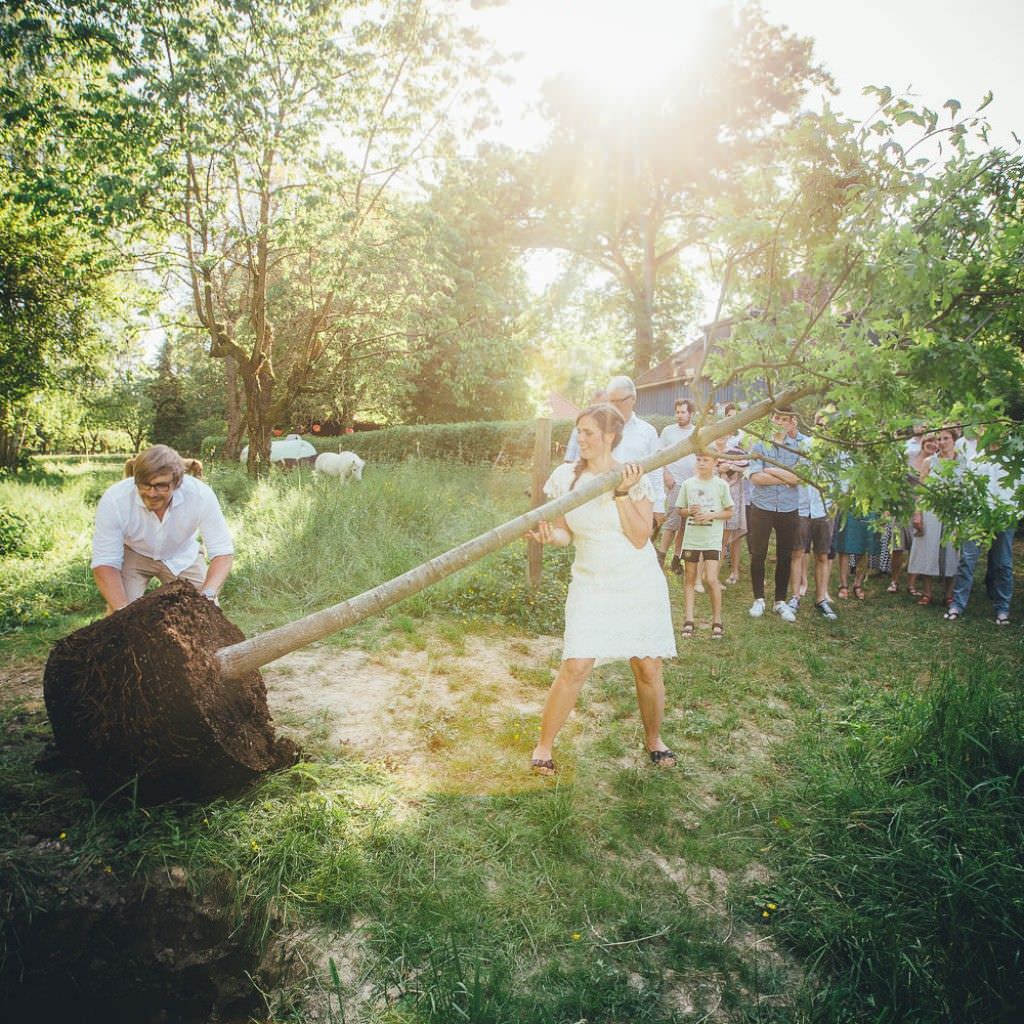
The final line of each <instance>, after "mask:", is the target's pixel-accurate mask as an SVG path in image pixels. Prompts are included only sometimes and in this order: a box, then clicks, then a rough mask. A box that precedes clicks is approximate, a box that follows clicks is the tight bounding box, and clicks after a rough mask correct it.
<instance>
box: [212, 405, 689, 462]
mask: <svg viewBox="0 0 1024 1024" xmlns="http://www.w3.org/2000/svg"><path fill="white" fill-rule="evenodd" d="M650 422H651V423H652V424H653V425H654V426H655V427H656V428H657V429H658V430H659V431H660V430H661V429H662V427H664V426H665V424H667V423H672V422H674V419H673V417H671V416H652V417H650ZM572 428H573V421H572V420H555V421H554V422H553V423H552V424H551V448H552V455H553V457H560V456H561V454H562V452H564V451H565V445H566V443H567V442H568V440H569V434H570V433H571V432H572ZM535 430H536V421H534V420H505V421H498V422H492V423H429V424H424V425H423V426H413V427H385V428H384V429H382V430H366V431H359V432H358V433H355V434H346V435H344V436H343V437H318V436H316V435H315V434H306V435H304V440H306V441H309V442H310V444H312V445H313V447H314V448H316V450H317V451H318V452H336V451H338V450H339V449H340V450H342V451H350V452H355V453H356V454H357V455H359V456H360V457H361V458H363V459H366V461H367V462H400V461H402V460H403V459H409V458H419V459H443V460H445V461H450V462H468V463H471V464H473V463H481V462H492V463H493V462H522V461H529V460H531V459H532V458H533V439H534V432H535ZM224 442H225V438H224V437H223V436H217V435H213V436H210V437H206V438H204V439H203V446H202V447H203V457H204V458H208V457H211V456H212V457H217V456H220V455H221V454H222V453H223V451H224Z"/></svg>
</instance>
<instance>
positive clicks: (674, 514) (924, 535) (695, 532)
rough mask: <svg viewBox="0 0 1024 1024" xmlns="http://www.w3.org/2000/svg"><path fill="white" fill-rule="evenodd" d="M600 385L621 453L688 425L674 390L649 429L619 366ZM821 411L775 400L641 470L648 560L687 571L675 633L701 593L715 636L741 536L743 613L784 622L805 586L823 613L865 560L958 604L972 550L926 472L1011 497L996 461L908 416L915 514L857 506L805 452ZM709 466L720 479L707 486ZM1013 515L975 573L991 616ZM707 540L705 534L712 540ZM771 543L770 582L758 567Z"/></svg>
mask: <svg viewBox="0 0 1024 1024" xmlns="http://www.w3.org/2000/svg"><path fill="white" fill-rule="evenodd" d="M607 394H608V395H610V396H614V398H613V401H612V402H611V404H612V405H613V406H614V407H615V408H616V409H617V410H618V412H619V413H620V415H622V416H623V419H624V422H625V429H624V438H623V447H624V449H625V448H628V450H623V451H619V450H618V449H617V450H616V453H615V454H616V458H617V459H619V461H639V460H640V459H642V458H644V457H645V456H647V455H650V454H652V453H654V452H656V451H659V450H664V449H666V448H669V447H672V446H674V445H677V444H678V443H679V442H680V441H683V440H685V439H687V438H689V437H691V436H692V435H693V433H694V431H695V430H696V429H697V423H696V420H697V415H698V410H697V407H696V405H695V403H694V402H692V401H691V400H690V399H686V398H680V399H678V400H677V401H676V402H675V410H674V411H675V422H674V423H671V424H669V425H668V426H666V427H665V428H664V429H663V430H662V431H661V433H660V435H659V434H658V433H657V432H656V431H655V430H654V428H653V427H651V426H650V425H649V424H647V423H646V422H645V421H644V420H642V419H640V417H638V416H637V415H636V414H635V412H634V411H633V407H634V405H635V402H636V389H635V387H634V386H633V382H632V381H631V380H630V379H629V378H628V377H616V378H614V379H613V380H612V381H610V382H609V385H608V391H607ZM616 400H617V401H616ZM737 411H738V407H737V406H736V404H735V403H727V404H726V405H724V406H723V407H722V408H721V409H720V410H719V411H718V415H717V417H716V419H723V418H727V417H729V416H731V415H733V414H734V413H736V412H737ZM829 415H830V414H829V413H825V412H822V413H819V414H818V415H817V416H816V417H815V421H814V423H813V424H810V423H809V424H808V426H807V433H804V432H803V431H802V429H801V420H800V418H799V416H798V415H797V413H796V411H795V410H793V409H787V408H783V409H776V410H775V412H774V413H773V414H772V417H771V421H770V423H769V424H768V425H765V424H764V422H763V421H761V422H758V423H755V424H751V425H750V426H749V428H748V432H747V433H744V432H741V431H737V432H735V433H734V434H731V435H726V436H722V437H718V438H716V439H715V440H714V441H713V442H711V443H710V444H709V445H708V447H706V448H704V449H701V450H698V451H694V452H691V453H689V454H687V455H683V456H680V457H679V458H677V459H675V460H674V461H672V462H670V463H669V464H668V465H667V466H665V467H664V469H662V470H655V471H653V472H650V473H649V474H648V479H649V481H650V485H651V493H652V495H653V496H654V498H653V512H654V515H653V519H654V538H653V539H654V544H655V547H656V551H657V554H658V558H659V561H660V563H661V565H662V567H663V568H664V569H665V571H666V572H669V573H674V574H677V575H679V576H681V577H683V579H684V608H685V611H684V616H685V617H684V622H683V626H682V629H681V631H680V632H681V634H682V635H683V636H684V637H689V636H693V635H694V633H695V628H694V607H695V603H694V596H695V595H696V594H701V593H705V592H707V593H708V594H709V601H710V604H711V609H710V610H711V620H712V622H711V628H712V636H713V637H716V638H717V637H720V636H722V634H723V627H722V618H721V607H722V592H723V591H724V590H725V589H726V588H729V587H735V586H736V585H737V584H739V583H740V581H741V576H742V574H743V561H744V555H743V551H744V548H746V551H747V559H748V564H747V570H746V572H747V574H748V576H749V581H750V583H749V585H750V589H751V593H752V598H753V601H752V604H751V605H750V608H749V614H750V616H751V617H753V618H761V617H763V616H765V615H766V614H768V613H769V612H770V613H772V614H774V615H777V616H778V617H779V618H780V619H782V620H783V621H785V622H790V623H791V622H795V621H796V619H797V614H798V612H799V610H800V607H801V604H802V602H803V601H804V600H805V598H807V595H808V593H810V595H811V598H812V600H809V601H808V605H809V606H811V605H813V608H814V609H815V611H816V612H817V613H818V614H820V615H821V616H822V617H823V618H825V619H827V620H830V621H834V620H835V619H837V618H838V617H839V614H840V610H841V607H842V602H844V601H847V600H850V599H851V598H852V599H854V600H860V601H863V600H864V599H865V598H866V596H867V587H866V584H867V581H868V579H869V576H870V575H871V573H872V572H875V573H879V574H884V575H886V576H888V584H887V587H886V590H887V592H888V593H891V594H896V593H900V592H903V591H904V589H905V591H906V593H907V594H908V595H909V596H910V597H911V598H912V599H913V600H914V601H915V602H916V603H917V604H918V605H921V606H928V605H932V604H934V605H937V606H939V607H941V608H942V609H943V610H944V617H945V618H946V619H947V620H948V621H956V620H957V619H959V618H960V617H962V616H963V614H964V612H965V610H966V608H967V604H968V601H969V599H970V596H971V592H972V588H973V582H974V572H975V567H976V565H977V562H978V559H979V557H980V555H981V554H982V551H983V548H982V546H980V545H979V544H978V543H976V542H973V541H963V542H962V543H961V544H960V545H959V546H956V545H954V544H953V543H952V542H951V541H950V537H949V534H950V530H949V529H948V524H944V523H943V522H941V521H940V519H939V518H938V516H936V514H935V513H934V512H933V511H931V510H930V509H929V508H928V507H926V505H925V504H924V503H922V502H921V501H920V500H919V499H920V497H921V495H922V493H923V485H924V484H925V482H926V481H927V480H928V478H929V476H930V474H932V473H934V472H936V471H937V470H938V469H940V468H941V467H943V466H947V467H948V466H951V467H952V472H953V474H954V478H956V479H959V474H961V473H962V472H963V471H964V470H968V469H969V470H971V471H972V472H974V473H976V474H980V475H981V476H983V477H984V478H985V480H986V481H987V486H988V490H989V494H990V497H991V500H992V501H993V502H996V501H998V502H1001V503H1002V504H1003V505H1004V506H1005V505H1008V504H1010V503H1012V500H1013V495H1012V491H1011V489H1010V488H1009V487H1007V486H1006V484H1005V482H1004V480H1003V478H1002V471H1001V469H1000V467H999V465H998V463H996V462H995V461H994V460H992V459H990V458H988V457H987V455H986V453H984V452H982V453H979V452H978V451H977V447H976V444H975V443H973V442H972V440H971V438H969V437H966V436H965V435H964V432H963V430H962V429H961V428H960V427H959V426H958V425H948V426H943V427H941V428H939V429H934V430H929V429H927V428H926V427H924V426H919V427H915V429H914V432H913V435H912V436H911V437H910V438H909V439H908V440H907V441H906V442H905V451H904V455H905V463H906V489H907V495H908V497H909V498H911V499H913V501H914V506H913V512H912V513H911V514H909V515H905V516H903V517H902V518H901V517H900V516H897V515H891V514H889V513H888V511H887V510H885V509H876V510H871V511H867V512H865V511H863V503H862V502H861V503H853V502H850V501H841V500H840V499H841V498H842V497H843V495H844V493H845V488H846V486H847V485H846V484H845V483H844V482H843V481H842V480H837V481H834V482H832V483H827V484H822V482H821V480H820V477H818V478H817V479H816V478H815V474H814V473H813V472H812V470H811V462H810V461H809V458H808V456H809V455H811V454H812V450H813V448H814V446H815V445H817V444H821V443H826V442H823V441H822V440H821V437H822V436H824V437H827V436H828V430H827V426H828V419H829ZM709 422H711V421H710V420H709ZM627 437H628V438H630V439H631V440H630V441H629V442H628V443H627V441H626V438H627ZM827 443H831V442H827ZM894 443H899V442H894ZM572 444H573V445H574V444H575V442H574V441H573V442H572ZM574 454H575V449H574V448H573V449H571V450H570V451H569V452H567V461H573V459H572V458H571V457H570V456H572V455H574ZM702 456H703V457H702ZM949 471H950V470H949V469H948V468H947V469H944V470H943V473H947V472H949ZM712 478H713V479H714V480H717V481H720V482H721V486H718V485H715V486H712V485H711V483H710V480H711V479H712ZM690 481H698V482H697V483H694V484H691V483H690ZM812 481H813V482H812ZM840 507H841V508H842V509H843V511H839V509H840ZM706 517H710V518H706ZM1015 525H1016V524H1015V523H1014V524H1013V525H1010V526H1008V527H1007V528H1006V529H1005V530H1003V531H1002V532H1001V533H999V534H998V535H997V536H996V538H995V540H994V541H993V542H992V544H991V545H989V548H988V572H987V574H986V577H985V585H986V591H987V594H988V596H989V598H990V600H991V602H992V605H993V612H994V619H995V622H996V623H997V624H999V625H1006V624H1008V623H1009V621H1010V620H1009V616H1010V599H1011V597H1012V593H1013V567H1012V557H1013V548H1012V541H1013V535H1014V528H1015ZM709 538H713V539H714V546H713V548H712V547H710V546H709V544H710V539H709ZM773 540H774V545H773V543H772V542H773ZM773 549H774V567H773V578H772V580H771V591H770V594H769V593H768V592H767V591H766V570H767V568H768V565H769V561H770V554H771V552H772V550H773ZM725 563H728V565H727V568H728V573H727V574H726V564H725ZM719 566H721V567H722V570H721V572H720V571H719ZM833 573H835V575H836V576H837V577H838V578H837V581H836V583H837V586H836V590H835V597H833V595H832V591H831V589H830V588H831V584H832V579H833Z"/></svg>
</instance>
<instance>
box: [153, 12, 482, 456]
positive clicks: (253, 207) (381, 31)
mask: <svg viewBox="0 0 1024 1024" xmlns="http://www.w3.org/2000/svg"><path fill="white" fill-rule="evenodd" d="M453 10H454V6H453V4H451V3H448V2H445V3H436V4H431V5H425V4H423V3H421V2H418V0H392V2H390V3H388V4H385V5H376V4H370V3H367V2H365V0H335V2H330V3H322V4H309V3H307V2H305V0H284V2H280V3H275V4H272V5H261V6H257V5H243V6H240V5H238V4H235V3H231V2H229V0H211V2H210V3H208V4H206V5H204V6H203V7H202V8H199V9H195V8H194V7H193V6H191V5H188V6H186V5H180V6H179V5H173V4H172V5H166V4H156V3H153V4H140V5H136V13H135V15H134V20H135V21H136V22H137V23H138V24H139V25H140V26H141V28H142V31H141V34H140V36H139V39H140V44H139V54H138V58H139V59H138V62H137V67H136V69H135V70H136V72H137V76H138V79H139V81H140V82H141V83H144V85H143V89H144V92H145V94H146V95H147V96H148V97H149V98H150V100H151V102H152V104H153V105H154V106H156V107H158V108H160V109H161V110H163V111H165V112H166V118H167V128H168V140H169V145H170V147H171V155H172V157H173V158H174V160H175V169H174V174H173V176H172V178H171V179H170V180H169V182H165V185H164V188H163V191H162V195H163V197H164V199H165V202H166V204H167V208H168V210H169V212H170V214H171V217H172V221H173V224H174V228H175V231H174V234H173V237H174V238H177V239H180V240H181V242H182V248H181V250H180V251H178V252H176V253H175V254H174V265H175V266H179V267H181V268H182V269H183V270H184V273H185V277H186V280H187V283H188V286H189V288H190V291H191V296H192V312H193V313H194V315H195V316H196V317H197V318H198V321H199V323H200V324H201V325H202V328H203V329H204V330H205V332H206V333H207V335H208V339H209V352H210V355H212V356H213V357H214V358H218V359H224V360H226V361H227V362H229V363H231V364H232V367H231V371H230V372H229V373H228V377H229V378H230V377H231V376H232V374H233V375H234V377H235V379H236V380H237V385H238V387H239V388H240V390H241V394H242V402H241V403H240V407H239V409H238V412H239V414H240V417H241V418H244V422H229V446H236V445H237V444H238V443H239V442H240V441H241V428H242V427H243V426H244V428H245V430H246V431H247V433H248V435H249V441H250V448H249V451H250V456H249V459H250V471H252V472H254V473H259V472H263V471H265V470H266V469H267V468H268V467H269V445H270V435H271V429H272V427H273V426H275V425H277V424H279V423H287V421H288V420H289V419H290V418H291V416H292V415H293V411H294V409H295V408H296V404H297V403H298V402H299V400H300V398H301V397H302V396H303V395H307V394H308V392H309V388H310V384H311V381H312V379H313V375H314V372H315V370H316V368H317V365H318V363H319V362H320V361H321V360H322V359H323V357H324V356H325V354H326V353H327V351H328V349H329V347H330V346H331V345H332V344H344V343H347V342H348V341H350V340H351V339H352V338H353V336H354V335H355V336H356V337H357V340H359V339H360V338H365V335H364V334H363V333H362V332H361V331H357V332H353V330H352V329H351V327H352V324H353V322H355V323H356V324H357V325H359V324H361V323H365V322H366V321H367V320H368V319H373V320H376V321H378V322H383V323H385V324H386V323H387V319H388V310H387V309H384V310H382V309H380V308H377V309H370V308H368V307H369V303H368V302H367V301H366V297H367V296H369V295H382V294H383V295H388V296H392V297H395V298H396V300H397V299H400V297H401V295H402V287H404V286H405V285H406V284H407V283H408V282H407V280H406V279H405V278H406V275H405V271H404V268H403V267H402V264H401V262H400V261H399V262H398V263H396V262H395V261H394V260H393V259H392V260H390V261H386V260H385V256H387V254H391V255H394V254H395V253H396V252H397V251H398V250H396V241H397V239H398V235H399V231H398V229H397V227H396V225H395V224H394V222H393V221H392V219H391V218H392V213H393V211H394V210H395V206H394V196H395V195H396V193H397V192H398V191H399V189H398V186H399V184H400V183H401V182H402V180H403V176H406V178H407V176H408V175H409V174H410V173H411V172H413V171H414V170H415V168H416V166H417V164H420V163H424V164H425V163H427V162H429V161H430V160H432V159H434V158H436V157H439V156H442V155H443V154H444V153H445V152H446V151H447V149H448V148H450V145H451V143H452V136H451V128H450V120H451V119H453V118H454V117H455V116H456V113H457V112H458V111H460V110H461V109H463V108H467V107H468V108H469V109H472V108H474V107H475V106H476V104H477V99H478V98H479V97H478V83H479V80H480V76H481V75H482V74H483V71H484V61H483V60H482V59H481V57H480V56H479V55H478V52H477V51H478V41H477V40H476V39H475V38H474V37H473V36H472V35H471V34H469V33H467V32H466V31H464V30H463V29H461V28H460V27H459V26H458V24H457V22H456V20H455V19H454V17H453V16H452V12H453ZM406 183H407V184H408V183H409V182H406ZM168 185H169V186H170V187H167V186H168ZM328 225H329V227H330V231H326V230H324V229H325V228H326V227H327V226H328ZM300 227H301V230H300ZM396 284H397V285H398V286H399V288H398V291H397V292H396V291H395V285H396ZM374 336H375V338H376V339H377V343H378V344H384V343H385V342H386V341H387V340H388V338H394V339H400V338H401V333H400V332H398V331H388V330H384V331H381V330H380V329H377V330H375V331H374ZM388 351H389V354H390V353H391V351H392V350H391V349H389V350H388ZM228 386H229V389H230V388H232V386H233V385H232V383H231V380H230V379H229V381H228ZM347 386H348V385H347V382H346V387H347ZM230 412H231V406H230V403H229V413H230Z"/></svg>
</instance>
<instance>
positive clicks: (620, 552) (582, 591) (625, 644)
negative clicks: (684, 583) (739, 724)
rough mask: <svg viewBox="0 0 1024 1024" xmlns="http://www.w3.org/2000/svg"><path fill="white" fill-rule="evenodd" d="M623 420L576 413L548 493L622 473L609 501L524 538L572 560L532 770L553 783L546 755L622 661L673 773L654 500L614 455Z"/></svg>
mask: <svg viewBox="0 0 1024 1024" xmlns="http://www.w3.org/2000/svg"><path fill="white" fill-rule="evenodd" d="M623 425H624V424H623V420H622V417H621V416H620V415H619V413H618V411H617V410H616V409H615V408H614V407H613V406H611V405H595V406H591V407H590V408H589V409H586V410H584V411H583V412H582V413H580V415H579V417H578V418H577V420H576V433H577V438H578V441H579V446H580V459H579V461H578V462H576V463H568V462H566V463H563V464H562V465H560V466H559V467H558V468H557V469H556V470H555V471H554V472H553V473H552V474H551V476H550V478H549V479H548V482H547V484H546V485H545V488H544V490H545V493H546V494H547V495H548V496H549V497H552V498H557V497H561V496H562V495H563V494H567V493H568V492H569V491H570V490H572V489H573V488H574V487H575V486H576V484H577V483H578V482H579V481H581V480H585V479H586V478H588V477H593V476H600V475H601V474H602V473H608V472H610V471H612V470H616V469H621V470H622V477H621V479H620V482H619V485H618V486H617V487H616V488H615V490H614V491H613V492H607V491H606V492H605V493H604V494H601V495H599V496H598V497H596V498H594V499H593V500H592V501H589V502H587V503H586V504H585V505H581V506H580V507H579V508H576V509H573V510H572V511H570V512H567V513H566V514H565V515H564V516H561V517H559V518H558V519H556V520H554V521H553V522H546V521H543V522H540V523H538V525H537V529H536V530H533V531H531V533H530V536H531V537H532V538H533V539H534V540H536V541H539V542H540V543H542V544H554V545H555V546H557V547H565V546H566V545H568V544H573V545H574V546H575V548H576V557H575V560H574V561H573V565H572V580H571V582H570V584H569V593H568V596H567V598H566V602H565V645H564V648H563V651H562V664H561V666H560V667H559V669H558V674H557V676H556V677H555V681H554V683H552V684H551V689H550V691H548V697H547V702H546V703H545V705H544V714H543V717H542V718H541V725H540V739H539V741H538V743H537V746H536V747H535V748H534V751H533V757H532V759H531V761H530V765H531V767H532V768H533V770H534V771H535V772H537V773H539V774H541V775H553V774H554V773H555V763H554V761H553V760H552V756H551V754H552V751H551V748H552V746H553V744H554V742H555V737H556V736H557V735H558V732H559V730H560V729H561V728H562V726H563V725H564V724H565V720H566V719H567V718H568V717H569V712H570V711H572V709H573V707H574V706H575V704H576V699H577V697H578V696H579V693H580V690H581V689H582V687H583V684H584V683H585V682H586V680H587V678H588V676H589V675H590V672H591V670H592V669H593V667H594V663H595V661H597V660H601V661H614V660H618V659H628V660H629V664H630V668H631V669H632V670H633V679H634V680H635V682H636V694H637V703H638V704H639V706H640V718H641V720H642V721H643V727H644V740H645V746H646V749H647V752H648V755H649V756H650V759H651V761H652V762H653V763H654V764H656V765H658V766H660V767H666V768H671V767H673V766H674V765H675V763H676V755H675V754H674V753H672V751H671V750H669V749H668V747H667V746H666V745H665V743H664V742H663V741H662V739H661V721H662V718H663V716H664V712H665V683H664V679H663V676H662V664H661V659H662V658H671V657H674V656H675V653H676V644H675V636H674V634H673V632H672V612H671V607H670V604H669V596H668V584H667V582H666V580H665V574H664V573H663V572H662V571H661V569H660V567H659V565H658V556H657V553H656V552H655V550H654V546H653V545H652V544H651V529H652V526H653V523H654V494H653V492H652V490H651V486H650V483H649V482H648V480H647V479H646V478H645V476H644V474H643V473H642V472H641V470H640V467H639V466H638V465H636V464H635V463H630V464H628V465H625V466H620V464H619V463H618V462H616V461H615V459H614V458H613V457H612V451H613V450H614V449H615V447H616V446H617V445H618V443H619V441H620V440H621V438H622V428H623Z"/></svg>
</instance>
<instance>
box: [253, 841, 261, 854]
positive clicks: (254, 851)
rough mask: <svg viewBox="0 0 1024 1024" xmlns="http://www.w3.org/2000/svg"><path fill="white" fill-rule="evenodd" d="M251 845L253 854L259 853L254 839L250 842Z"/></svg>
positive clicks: (258, 847) (258, 845) (257, 844)
mask: <svg viewBox="0 0 1024 1024" xmlns="http://www.w3.org/2000/svg"><path fill="white" fill-rule="evenodd" d="M251 845H252V849H253V853H259V852H260V844H259V843H257V842H256V840H255V839H254V840H253V841H252V843H251Z"/></svg>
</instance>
